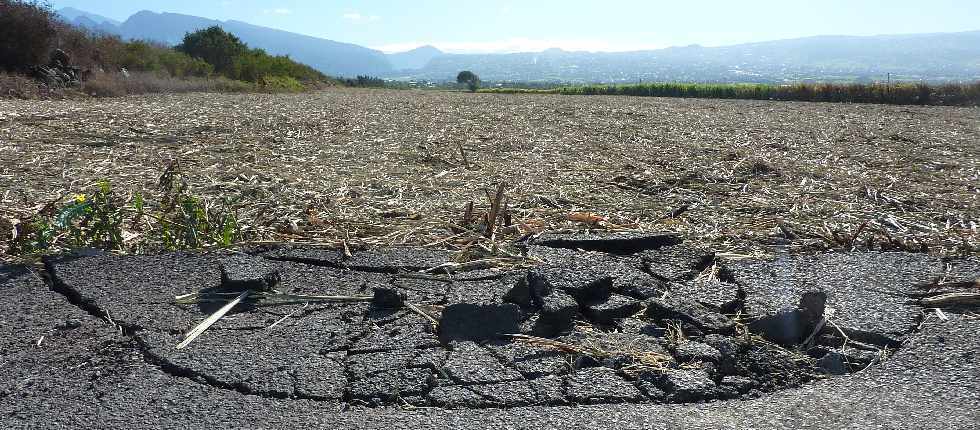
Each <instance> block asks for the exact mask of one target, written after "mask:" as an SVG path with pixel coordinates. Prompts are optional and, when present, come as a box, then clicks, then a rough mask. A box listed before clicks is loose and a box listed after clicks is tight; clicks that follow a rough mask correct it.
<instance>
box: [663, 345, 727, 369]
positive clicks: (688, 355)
mask: <svg viewBox="0 0 980 430" xmlns="http://www.w3.org/2000/svg"><path fill="white" fill-rule="evenodd" d="M674 357H676V358H677V361H678V362H681V363H690V362H702V363H715V364H718V363H720V362H721V360H722V356H721V352H720V351H718V350H717V349H715V348H712V347H711V346H709V345H706V344H703V343H701V342H694V341H686V342H682V343H681V344H680V345H677V348H676V349H675V350H674Z"/></svg>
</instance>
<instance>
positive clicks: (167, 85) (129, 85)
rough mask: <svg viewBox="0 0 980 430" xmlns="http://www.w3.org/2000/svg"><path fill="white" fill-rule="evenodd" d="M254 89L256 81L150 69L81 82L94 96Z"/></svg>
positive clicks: (112, 74)
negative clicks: (182, 75) (166, 73)
mask: <svg viewBox="0 0 980 430" xmlns="http://www.w3.org/2000/svg"><path fill="white" fill-rule="evenodd" d="M254 90H256V87H255V85H251V84H248V83H246V82H241V81H233V80H231V79H227V78H223V77H219V78H184V79H178V78H174V77H170V76H163V75H161V74H159V73H149V72H134V73H130V75H129V77H128V78H127V77H125V76H123V75H122V74H121V73H95V74H94V75H93V76H92V78H91V79H89V80H87V81H85V82H83V83H82V91H84V92H85V93H86V94H88V95H91V96H95V97H119V96H125V95H134V94H148V93H189V92H229V93H236V92H247V91H254Z"/></svg>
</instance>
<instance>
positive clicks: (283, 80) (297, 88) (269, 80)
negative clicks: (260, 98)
mask: <svg viewBox="0 0 980 430" xmlns="http://www.w3.org/2000/svg"><path fill="white" fill-rule="evenodd" d="M260 85H261V87H262V89H264V90H266V91H271V92H277V93H278V92H287V93H298V92H301V91H304V90H306V88H305V87H304V86H303V84H301V83H300V82H299V81H297V80H296V79H295V78H291V77H289V76H265V77H263V78H262V81H261V83H260Z"/></svg>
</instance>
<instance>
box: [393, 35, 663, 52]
mask: <svg viewBox="0 0 980 430" xmlns="http://www.w3.org/2000/svg"><path fill="white" fill-rule="evenodd" d="M424 45H432V46H435V47H436V48H439V49H440V50H442V51H444V52H449V53H453V54H506V53H513V52H540V51H544V50H546V49H550V48H559V49H564V50H566V51H589V52H623V51H640V50H645V49H658V48H663V47H664V46H665V45H661V44H656V43H646V44H643V43H640V44H637V43H629V44H622V43H615V42H609V41H605V40H590V39H581V40H560V39H528V38H511V39H502V40H493V41H486V42H441V43H440V42H407V43H392V44H388V45H381V46H375V47H374V49H377V50H379V51H382V52H387V53H392V52H404V51H408V50H411V49H415V48H418V47H419V46H424Z"/></svg>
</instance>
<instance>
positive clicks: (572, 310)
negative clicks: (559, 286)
mask: <svg viewBox="0 0 980 430" xmlns="http://www.w3.org/2000/svg"><path fill="white" fill-rule="evenodd" d="M543 300H544V303H542V306H541V310H540V312H539V314H538V320H537V322H536V323H535V325H534V329H533V332H534V333H535V334H536V335H538V336H541V337H554V336H557V335H558V334H560V333H563V332H566V331H569V330H571V329H572V327H574V326H575V317H576V316H578V314H579V305H578V302H576V301H575V299H573V298H572V296H570V295H568V294H565V293H564V292H562V291H555V292H554V293H552V294H550V295H548V296H546V297H544V298H543Z"/></svg>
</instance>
